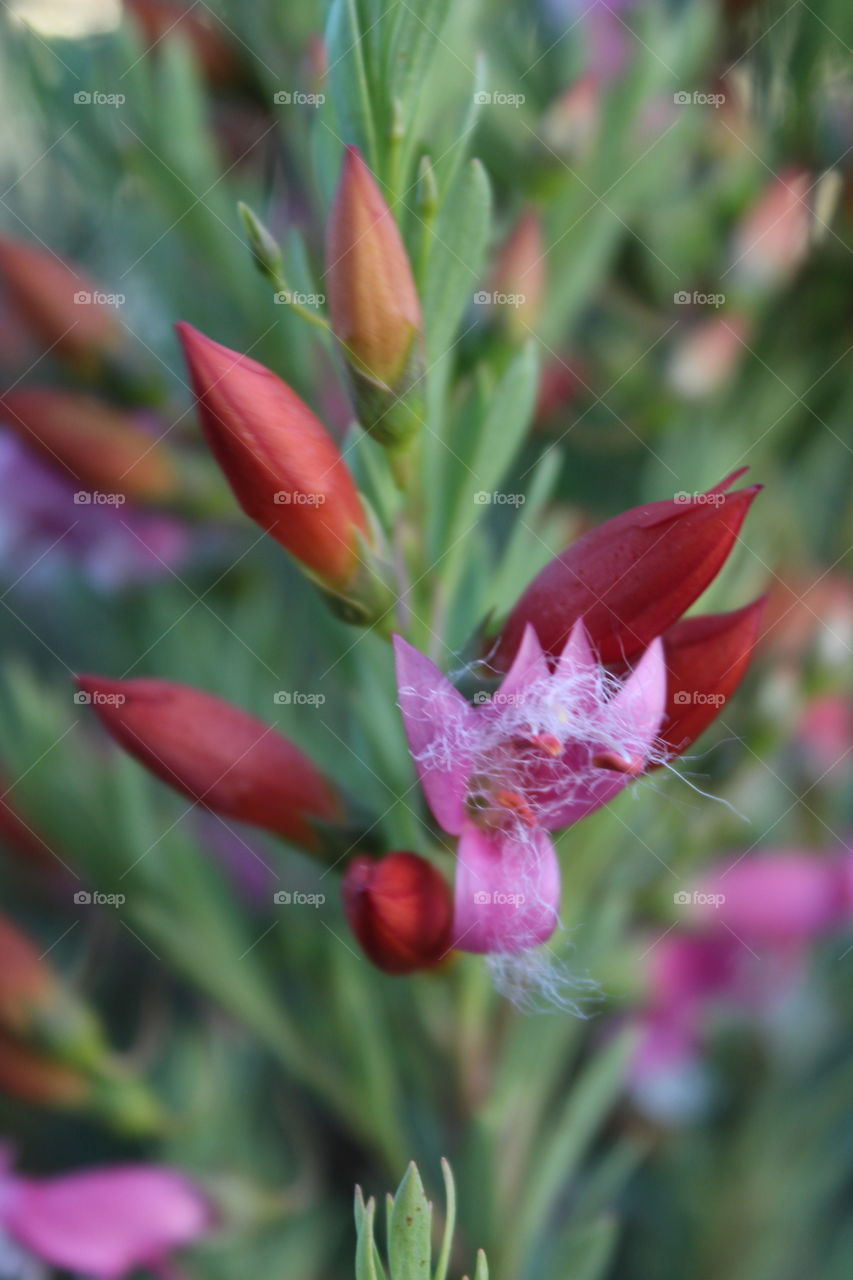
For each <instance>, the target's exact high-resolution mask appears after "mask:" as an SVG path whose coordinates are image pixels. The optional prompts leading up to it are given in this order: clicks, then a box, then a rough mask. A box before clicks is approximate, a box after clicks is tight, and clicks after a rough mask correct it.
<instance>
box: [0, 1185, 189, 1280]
mask: <svg viewBox="0 0 853 1280" xmlns="http://www.w3.org/2000/svg"><path fill="white" fill-rule="evenodd" d="M16 1190H17V1194H16V1195H15V1196H14V1197H13V1198H12V1199H11V1202H10V1203H9V1204H8V1205H7V1206H6V1210H5V1212H4V1214H3V1224H2V1225H3V1228H4V1229H5V1230H6V1231H7V1232H8V1233H9V1235H10V1236H12V1238H13V1239H14V1240H16V1241H17V1243H18V1244H20V1245H22V1246H23V1247H24V1248H26V1249H27V1250H29V1251H30V1252H32V1253H34V1254H35V1255H36V1256H37V1257H38V1258H41V1259H42V1260H43V1261H45V1262H47V1263H49V1264H50V1265H51V1266H54V1267H61V1268H62V1269H63V1270H66V1271H75V1272H80V1273H82V1274H84V1275H86V1276H92V1277H95V1280H118V1277H121V1276H125V1275H127V1273H128V1272H130V1271H132V1270H133V1269H134V1268H136V1267H139V1266H143V1265H146V1264H150V1263H156V1262H158V1261H160V1260H162V1259H163V1258H165V1257H166V1256H168V1254H169V1253H170V1252H171V1251H172V1250H173V1249H176V1248H178V1247H179V1246H180V1245H185V1244H189V1243H190V1242H191V1241H193V1240H195V1239H197V1238H198V1237H199V1236H200V1235H202V1234H203V1232H205V1231H206V1230H207V1229H208V1228H209V1227H210V1226H211V1225H212V1222H211V1209H210V1206H209V1205H208V1203H207V1202H206V1201H205V1200H204V1198H203V1197H202V1196H201V1195H200V1193H199V1192H198V1191H196V1190H195V1189H194V1188H193V1187H192V1186H191V1185H190V1183H189V1182H188V1181H187V1180H186V1178H184V1177H182V1176H181V1175H180V1174H179V1173H176V1172H174V1171H172V1170H171V1169H165V1168H159V1167H157V1166H154V1165H148V1166H145V1167H142V1166H132V1165H125V1166H121V1165H117V1166H115V1167H113V1168H108V1169H104V1168H102V1169H97V1170H93V1171H91V1172H89V1171H86V1172H83V1173H72V1174H66V1175H64V1176H62V1177H57V1178H43V1179H34V1178H20V1179H18V1180H17V1183H16Z"/></svg>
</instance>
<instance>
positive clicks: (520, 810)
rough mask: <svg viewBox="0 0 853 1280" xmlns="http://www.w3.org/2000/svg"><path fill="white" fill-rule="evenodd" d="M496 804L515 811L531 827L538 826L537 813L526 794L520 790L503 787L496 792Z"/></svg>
mask: <svg viewBox="0 0 853 1280" xmlns="http://www.w3.org/2000/svg"><path fill="white" fill-rule="evenodd" d="M494 801H495V804H497V805H500V807H501V808H502V809H508V810H509V811H510V813H514V814H515V815H516V816H517V817H519V818H521V821H522V822H524V823H526V824H527V826H529V827H535V826H536V815H535V814H534V812H533V810H532V809H531V807H530V805H529V804H528V803H527V801H526V800H525V798H524V796H523V795H521V794H520V793H519V792H518V791H507V790H505V789H504V788H503V787H502V788H501V789H500V790H499V791H496V792H495V793H494Z"/></svg>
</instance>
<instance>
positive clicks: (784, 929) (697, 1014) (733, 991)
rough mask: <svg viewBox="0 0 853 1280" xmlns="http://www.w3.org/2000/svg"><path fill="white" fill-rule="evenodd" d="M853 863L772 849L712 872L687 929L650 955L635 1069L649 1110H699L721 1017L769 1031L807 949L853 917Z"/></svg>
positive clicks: (839, 856)
mask: <svg viewBox="0 0 853 1280" xmlns="http://www.w3.org/2000/svg"><path fill="white" fill-rule="evenodd" d="M852 861H853V860H851V854H850V852H849V851H846V850H845V851H841V852H838V853H834V854H815V853H811V852H807V851H803V850H773V851H769V850H768V851H767V852H763V853H757V854H753V855H750V856H747V857H743V856H739V855H730V856H729V857H728V858H725V859H721V860H720V861H719V862H718V863H717V864H716V865H715V866H714V867H713V868H711V869H710V870H709V871H708V872H706V873H705V875H704V876H703V877H702V879H701V881H700V882H699V888H698V889H697V891H696V893H695V894H691V895H690V897H691V899H692V902H691V904H690V905H689V908H688V909H689V912H690V916H689V925H688V928H687V929H686V930H684V931H679V932H672V933H668V934H667V935H665V936H664V937H663V938H661V939H660V941H659V942H657V943H656V944H654V945H653V947H652V948H651V949H650V950H649V952H648V959H647V962H646V979H645V985H646V989H647V992H648V994H647V996H646V999H645V1002H644V1004H643V1006H642V1008H641V1009H640V1011H639V1014H638V1015H637V1017H636V1019H635V1021H636V1023H637V1025H638V1028H639V1031H640V1042H639V1045H638V1047H637V1050H636V1052H635V1055H634V1057H633V1060H632V1063H631V1075H630V1089H631V1092H632V1095H633V1096H634V1098H635V1101H637V1103H638V1104H639V1105H640V1106H641V1107H642V1109H644V1110H646V1111H649V1112H650V1113H652V1114H654V1115H655V1116H656V1118H658V1119H663V1120H672V1119H683V1118H685V1116H687V1115H690V1114H694V1113H695V1111H696V1109H697V1108H698V1107H699V1105H700V1104H701V1103H702V1102H703V1101H704V1100H705V1098H706V1097H707V1093H708V1088H709V1078H708V1072H707V1068H706V1067H705V1065H704V1055H703V1048H704V1045H705V1043H706V1041H707V1036H708V1032H709V1029H710V1027H711V1026H712V1024H713V1021H714V1019H715V1016H717V1015H720V1016H723V1015H725V1016H729V1017H731V1016H732V1015H734V1016H735V1017H736V1018H737V1017H740V1018H743V1017H748V1018H749V1019H750V1022H751V1023H755V1024H756V1025H759V1026H763V1027H764V1029H765V1030H768V1029H770V1028H771V1027H772V1025H773V1023H774V1019H776V1018H777V1016H778V1015H779V1014H780V1013H782V1014H784V1009H785V1006H790V1005H792V1003H793V1004H796V1003H797V997H798V994H799V993H801V992H803V990H804V980H805V976H806V953H807V948H808V946H809V945H810V944H812V943H814V942H815V941H816V940H818V939H819V938H821V937H824V936H826V935H827V934H829V933H831V932H833V930H835V929H840V928H843V927H845V926H849V924H850V923H851V921H853V874H851V871H852V870H853V865H852ZM783 1020H784V1019H783ZM800 1026H801V1019H800Z"/></svg>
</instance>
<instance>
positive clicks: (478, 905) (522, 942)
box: [453, 823, 560, 952]
mask: <svg viewBox="0 0 853 1280" xmlns="http://www.w3.org/2000/svg"><path fill="white" fill-rule="evenodd" d="M455 902H456V906H455V914H454V920H453V946H454V947H458V948H459V949H460V950H462V951H475V952H490V951H500V952H507V951H527V950H529V949H530V948H531V947H535V946H538V945H539V943H540V942H545V941H546V940H547V939H548V938H550V936H551V934H552V933H553V932H554V929H555V928H556V925H557V912H558V910H559V905H560V869H559V866H558V864H557V856H556V854H555V852H554V846H553V845H552V843H551V841H550V839H549V837H548V836H547V835H546V834H545V833H544V832H542V831H537V832H534V833H531V835H530V836H529V837H528V838H527V839H525V840H518V839H513V838H511V837H509V836H506V835H503V834H501V833H489V832H485V831H481V830H480V828H479V827H476V826H474V825H473V823H468V824H466V826H465V827H464V829H463V831H462V837H461V839H460V841H459V848H458V850H457V869H456V892H455Z"/></svg>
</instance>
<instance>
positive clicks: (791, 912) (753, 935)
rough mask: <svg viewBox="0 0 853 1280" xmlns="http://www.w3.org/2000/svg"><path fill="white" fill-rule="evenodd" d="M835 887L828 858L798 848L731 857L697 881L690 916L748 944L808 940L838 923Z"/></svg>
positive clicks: (833, 868)
mask: <svg viewBox="0 0 853 1280" xmlns="http://www.w3.org/2000/svg"><path fill="white" fill-rule="evenodd" d="M839 889H840V876H839V865H838V862H837V860H836V859H835V858H834V857H832V856H826V855H824V856H821V854H819V853H818V854H813V853H809V852H801V851H799V850H784V851H783V850H778V851H777V850H774V851H772V852H769V851H768V852H764V853H756V854H751V855H750V856H748V857H746V858H744V857H741V856H739V855H737V854H734V855H732V857H731V858H730V859H728V860H723V861H721V862H719V863H718V864H717V866H716V867H714V868H713V869H712V870H711V871H710V872H709V873H708V874H707V875H706V876H704V877H703V878H702V881H701V883H700V887H699V890H698V897H697V902H696V905H695V906H694V907H693V911H692V914H693V916H694V917H695V918H697V919H698V920H700V921H701V922H702V923H704V924H706V925H727V926H728V928H729V929H731V930H733V931H734V933H735V934H737V936H738V937H739V938H743V939H744V941H745V942H746V943H748V944H751V945H753V946H758V945H760V944H762V943H778V944H782V945H784V944H786V943H799V942H807V941H808V940H809V939H811V938H816V937H819V936H820V935H821V934H825V933H827V932H829V931H830V930H831V929H833V928H835V927H837V926H838V924H839V923H840V915H841V912H840V911H839V899H840V897H841V895H840V893H839ZM712 899H721V901H719V902H716V901H712Z"/></svg>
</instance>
